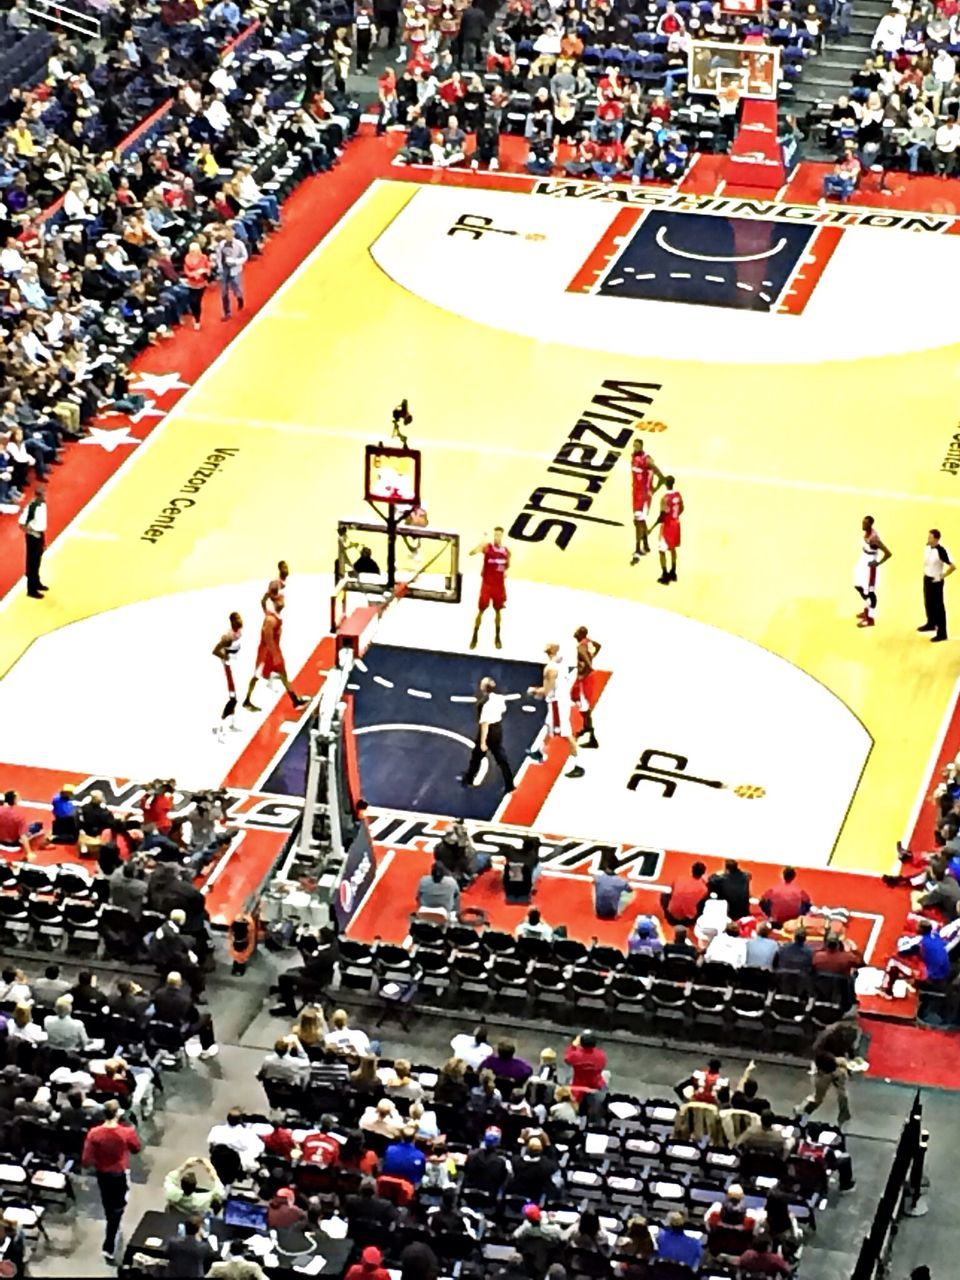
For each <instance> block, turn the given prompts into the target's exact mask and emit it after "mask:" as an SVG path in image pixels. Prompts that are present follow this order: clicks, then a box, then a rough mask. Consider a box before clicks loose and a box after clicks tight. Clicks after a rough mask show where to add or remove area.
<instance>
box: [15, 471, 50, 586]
mask: <svg viewBox="0 0 960 1280" xmlns="http://www.w3.org/2000/svg"><path fill="white" fill-rule="evenodd" d="M20 528H21V529H22V530H23V541H24V550H25V552H26V562H27V595H28V596H30V598H31V599H32V600H42V599H43V593H44V592H45V591H46V590H47V588H46V587H45V586H44V585H43V583H42V582H41V581H40V561H41V560H42V559H43V549H44V547H45V546H46V537H47V490H46V486H45V485H42V484H38V485H37V487H36V489H35V490H34V494H33V498H32V499H31V500H30V502H28V503H27V505H26V506H25V507H24V509H23V511H22V512H21V515H20Z"/></svg>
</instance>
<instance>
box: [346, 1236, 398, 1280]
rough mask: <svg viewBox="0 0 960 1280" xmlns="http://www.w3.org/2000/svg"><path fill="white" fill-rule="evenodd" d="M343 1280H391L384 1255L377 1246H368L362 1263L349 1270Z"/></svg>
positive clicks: (363, 1254)
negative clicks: (384, 1263) (384, 1261)
mask: <svg viewBox="0 0 960 1280" xmlns="http://www.w3.org/2000/svg"><path fill="white" fill-rule="evenodd" d="M343 1280H390V1272H389V1271H387V1270H385V1268H384V1265H383V1254H382V1253H381V1252H380V1250H379V1249H378V1248H376V1246H375V1245H372V1244H371V1245H368V1246H367V1247H366V1249H364V1251H363V1253H361V1255H360V1261H359V1262H355V1263H354V1264H353V1266H352V1267H350V1268H348V1270H347V1274H346V1275H345V1276H344V1278H343Z"/></svg>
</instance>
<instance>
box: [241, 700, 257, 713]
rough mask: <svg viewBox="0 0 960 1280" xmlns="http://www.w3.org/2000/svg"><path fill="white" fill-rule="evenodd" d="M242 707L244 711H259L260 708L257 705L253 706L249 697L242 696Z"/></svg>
mask: <svg viewBox="0 0 960 1280" xmlns="http://www.w3.org/2000/svg"><path fill="white" fill-rule="evenodd" d="M243 709H244V711H259V710H260V708H259V707H255V706H254V705H253V703H252V702H251V701H250V699H249V698H244V700H243Z"/></svg>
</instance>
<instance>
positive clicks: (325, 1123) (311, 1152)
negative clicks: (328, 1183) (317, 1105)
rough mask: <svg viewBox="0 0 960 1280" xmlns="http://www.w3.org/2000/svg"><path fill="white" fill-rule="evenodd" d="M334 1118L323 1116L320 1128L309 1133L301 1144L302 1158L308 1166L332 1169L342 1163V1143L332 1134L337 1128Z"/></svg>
mask: <svg viewBox="0 0 960 1280" xmlns="http://www.w3.org/2000/svg"><path fill="white" fill-rule="evenodd" d="M336 1124H337V1122H336V1120H335V1119H334V1117H333V1116H323V1117H322V1118H321V1120H320V1128H319V1129H316V1130H315V1131H314V1132H313V1133H308V1134H307V1136H306V1137H305V1138H304V1139H303V1141H302V1142H301V1143H300V1158H301V1160H303V1161H304V1162H305V1163H307V1164H318V1165H323V1166H324V1167H328V1166H329V1167H332V1166H333V1165H335V1164H339V1162H340V1143H339V1142H338V1141H337V1139H336V1138H335V1137H334V1136H333V1134H332V1133H331V1130H332V1129H334V1128H336Z"/></svg>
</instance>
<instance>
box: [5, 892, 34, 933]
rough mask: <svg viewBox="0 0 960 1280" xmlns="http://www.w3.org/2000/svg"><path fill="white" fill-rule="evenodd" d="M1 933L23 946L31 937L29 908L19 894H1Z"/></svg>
mask: <svg viewBox="0 0 960 1280" xmlns="http://www.w3.org/2000/svg"><path fill="white" fill-rule="evenodd" d="M0 931H3V932H5V933H7V934H8V935H9V936H10V937H12V938H13V940H14V941H15V942H17V943H20V944H22V943H23V942H25V941H26V939H27V938H28V937H29V936H30V921H29V920H28V919H27V908H26V906H25V905H24V903H23V902H22V900H21V899H20V896H19V894H10V893H4V894H0Z"/></svg>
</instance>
